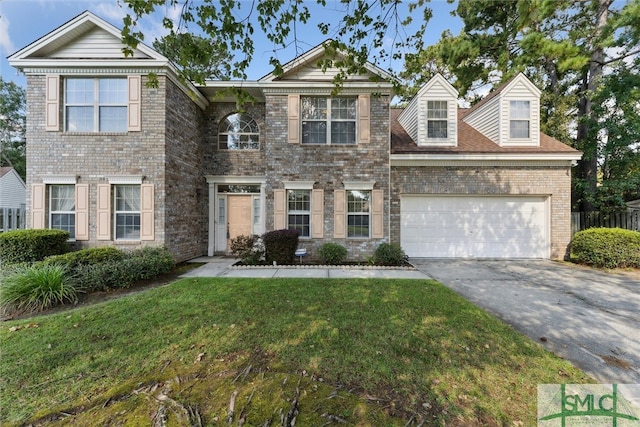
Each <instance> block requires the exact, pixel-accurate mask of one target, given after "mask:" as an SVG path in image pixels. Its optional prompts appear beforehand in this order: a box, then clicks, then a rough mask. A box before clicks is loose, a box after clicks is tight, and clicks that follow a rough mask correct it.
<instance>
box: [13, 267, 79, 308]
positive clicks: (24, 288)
mask: <svg viewBox="0 0 640 427" xmlns="http://www.w3.org/2000/svg"><path fill="white" fill-rule="evenodd" d="M82 291H83V288H82V287H81V286H80V285H79V284H78V282H77V281H76V280H75V278H74V277H72V276H71V275H70V274H69V273H68V270H67V268H66V267H64V266H61V265H33V266H29V267H24V268H22V269H19V270H18V271H15V272H13V273H12V274H10V275H9V276H7V277H5V278H4V279H3V280H2V283H1V284H0V307H1V308H2V310H3V311H5V312H10V311H17V310H24V311H38V310H44V309H46V308H49V307H52V306H54V305H57V304H64V303H67V302H72V303H75V302H77V301H78V294H79V293H80V292H82Z"/></svg>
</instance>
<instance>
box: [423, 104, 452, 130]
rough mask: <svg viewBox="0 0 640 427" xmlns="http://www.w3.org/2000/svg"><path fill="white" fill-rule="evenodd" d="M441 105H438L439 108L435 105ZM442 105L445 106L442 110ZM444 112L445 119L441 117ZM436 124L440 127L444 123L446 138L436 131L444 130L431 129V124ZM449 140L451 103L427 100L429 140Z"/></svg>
mask: <svg viewBox="0 0 640 427" xmlns="http://www.w3.org/2000/svg"><path fill="white" fill-rule="evenodd" d="M436 103H437V104H440V105H438V107H440V108H438V107H436V106H435V105H433V104H436ZM442 104H444V108H442ZM443 112H444V117H441V116H440V115H441V114H442V113H443ZM432 123H433V124H434V125H435V124H436V123H438V124H439V125H442V124H443V123H444V136H442V135H437V134H436V131H437V130H442V129H432V128H431V124H432ZM432 131H433V132H434V134H433V135H432V134H431V132H432ZM447 138H449V102H448V101H446V100H435V99H430V100H427V139H432V140H434V139H435V140H445V139H447Z"/></svg>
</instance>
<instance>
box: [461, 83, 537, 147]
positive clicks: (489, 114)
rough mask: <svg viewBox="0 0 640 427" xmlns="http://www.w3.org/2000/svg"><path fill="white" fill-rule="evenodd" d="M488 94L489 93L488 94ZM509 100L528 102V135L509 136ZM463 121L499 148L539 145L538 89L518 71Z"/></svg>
mask: <svg viewBox="0 0 640 427" xmlns="http://www.w3.org/2000/svg"><path fill="white" fill-rule="evenodd" d="M489 96H491V95H489ZM511 101H528V102H529V137H528V138H511V136H510V118H511V116H510V114H511V107H510V105H511ZM463 120H464V121H465V122H466V123H468V124H469V125H471V126H472V127H473V128H475V129H476V130H478V131H479V132H480V133H482V134H483V135H484V136H486V137H487V138H489V139H490V140H492V141H493V142H495V143H496V144H498V145H499V146H501V147H538V146H539V145H540V90H539V89H538V88H537V87H535V85H534V84H533V83H531V81H530V80H529V79H527V78H526V77H525V75H524V74H522V73H520V74H518V75H517V76H516V77H514V78H513V79H512V80H511V81H510V82H509V83H507V84H506V86H504V87H503V88H502V89H500V92H499V93H498V94H496V95H494V96H493V97H491V98H490V99H489V100H487V101H486V102H484V103H483V104H482V105H479V106H478V107H477V108H475V109H473V110H472V111H471V112H469V113H468V114H467V115H466V116H465V117H464V118H463Z"/></svg>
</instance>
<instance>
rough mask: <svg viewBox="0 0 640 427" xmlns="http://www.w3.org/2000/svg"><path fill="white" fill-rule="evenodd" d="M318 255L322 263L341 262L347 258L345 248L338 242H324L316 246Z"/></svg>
mask: <svg viewBox="0 0 640 427" xmlns="http://www.w3.org/2000/svg"><path fill="white" fill-rule="evenodd" d="M318 255H319V256H320V260H321V261H322V262H323V263H324V264H342V263H343V262H344V261H345V260H346V259H347V248H345V247H344V246H342V245H340V244H338V243H325V244H323V245H322V246H320V248H318Z"/></svg>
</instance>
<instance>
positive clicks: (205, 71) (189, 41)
mask: <svg viewBox="0 0 640 427" xmlns="http://www.w3.org/2000/svg"><path fill="white" fill-rule="evenodd" d="M221 40H222V39H221V38H219V39H217V40H214V43H211V40H210V39H206V38H204V37H201V36H198V35H196V34H191V33H175V32H173V31H172V32H171V33H169V34H168V35H166V36H164V37H163V38H161V39H159V40H156V41H154V42H153V48H154V49H156V50H157V51H158V52H160V53H161V54H163V55H164V56H166V57H167V58H169V59H170V60H171V61H172V62H173V63H174V64H176V65H177V66H178V67H179V68H180V70H181V71H182V77H183V78H185V79H187V80H189V81H192V82H196V83H199V84H204V82H205V80H210V79H214V78H222V77H224V73H223V72H222V68H223V67H224V65H225V64H228V63H229V62H230V61H231V59H232V58H231V55H230V54H229V52H227V51H226V50H225V49H226V46H225V44H224V43H222V41H221Z"/></svg>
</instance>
